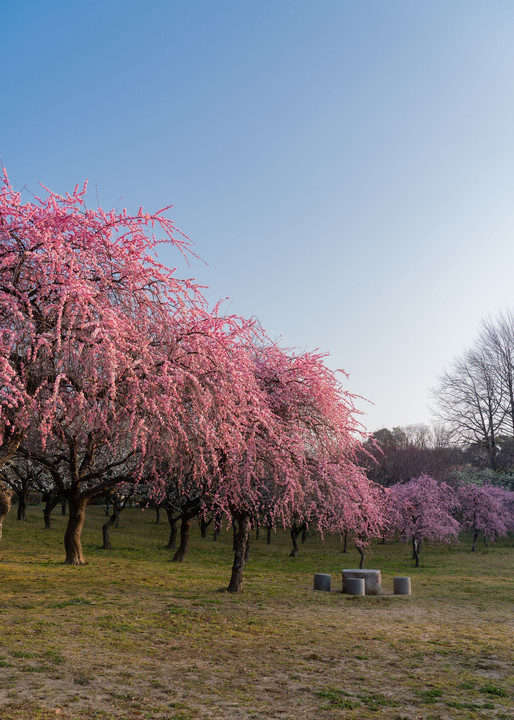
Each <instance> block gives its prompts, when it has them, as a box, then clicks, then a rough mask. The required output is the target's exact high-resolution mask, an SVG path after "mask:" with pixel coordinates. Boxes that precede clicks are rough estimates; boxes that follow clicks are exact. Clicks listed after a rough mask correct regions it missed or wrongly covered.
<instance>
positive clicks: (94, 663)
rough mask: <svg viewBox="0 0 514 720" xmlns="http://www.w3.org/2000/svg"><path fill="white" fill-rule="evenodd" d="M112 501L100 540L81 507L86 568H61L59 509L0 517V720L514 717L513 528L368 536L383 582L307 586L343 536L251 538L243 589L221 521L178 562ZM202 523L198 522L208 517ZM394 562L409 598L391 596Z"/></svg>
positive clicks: (331, 565) (155, 532) (351, 556)
mask: <svg viewBox="0 0 514 720" xmlns="http://www.w3.org/2000/svg"><path fill="white" fill-rule="evenodd" d="M154 520H155V516H154V513H153V512H151V511H148V510H147V511H145V512H142V511H141V510H136V509H134V510H130V509H129V510H125V511H124V512H123V513H122V515H121V519H120V527H119V528H118V529H113V530H112V543H113V549H112V550H101V549H100V545H101V525H102V523H103V522H105V517H104V514H103V509H102V508H98V507H91V508H88V516H87V520H86V526H85V529H84V533H83V541H84V553H85V556H86V559H87V560H88V561H89V564H88V565H86V566H84V567H65V566H63V565H62V560H63V559H64V549H63V543H62V538H63V533H64V526H65V522H66V518H62V517H60V516H59V515H58V513H57V512H56V514H55V517H54V519H53V523H54V526H53V528H52V529H51V530H46V531H45V530H44V528H43V519H42V512H41V509H40V508H29V522H27V523H19V522H17V521H16V514H15V508H14V509H13V511H11V513H10V514H9V516H8V517H7V518H6V520H5V522H4V534H3V539H2V541H1V543H0V627H1V632H0V718H2V720H49V719H50V718H56V717H58V718H63V720H82V719H84V718H88V719H93V718H95V719H98V720H114V718H123V720H125V719H126V720H132V719H134V720H135V719H137V718H141V719H147V720H158V719H159V720H161V719H163V720H164V719H169V720H172V719H174V720H189V719H193V718H200V719H203V718H213V719H214V718H216V719H217V720H224V719H225V718H227V719H231V720H232V719H234V720H235V719H236V718H237V719H242V720H245V719H247V718H254V719H256V720H257V719H261V720H277V719H279V718H284V719H287V718H294V719H295V720H303V719H307V718H308V719H309V720H311V719H312V718H321V719H322V720H323V719H326V720H329V719H332V718H353V719H355V720H362V719H366V718H375V719H379V718H388V719H391V720H407V719H409V720H410V719H411V718H412V719H414V718H416V719H418V718H419V719H421V718H423V719H426V720H435V719H436V718H463V719H464V718H466V719H469V718H480V719H482V718H483V719H484V720H486V719H489V718H498V720H507V719H510V720H514V687H513V677H514V671H513V662H512V660H513V649H514V640H513V638H514V628H513V624H512V620H513V605H514V603H513V600H514V582H513V580H514V547H513V539H512V537H510V538H509V540H508V541H506V542H499V543H497V544H496V545H495V546H493V547H492V548H491V549H489V550H487V549H485V548H480V549H479V551H478V552H476V553H471V552H470V541H469V540H468V539H467V538H464V539H463V541H462V542H461V544H459V545H454V546H446V545H444V546H443V545H441V546H437V545H436V546H431V545H427V546H426V547H424V548H422V555H421V564H422V567H421V568H419V569H417V570H416V569H415V568H414V567H412V561H411V559H410V553H409V548H408V547H407V546H405V545H400V544H388V545H376V546H374V547H373V551H372V554H371V556H370V557H368V558H367V563H366V566H367V567H369V568H379V569H380V570H382V584H383V590H384V594H383V595H382V596H380V597H365V598H352V597H349V596H345V595H342V594H341V593H340V592H332V593H317V592H314V591H313V590H312V584H313V573H314V572H318V571H321V572H330V573H332V585H333V588H334V589H335V590H340V588H341V569H342V568H343V567H345V568H352V567H356V565H357V562H358V555H357V552H356V551H355V550H353V548H351V549H350V550H349V552H348V554H346V555H344V554H342V552H341V545H340V544H339V541H338V540H337V539H334V538H328V539H327V540H326V542H325V543H322V542H321V540H320V539H319V538H316V537H309V538H308V539H307V541H306V543H305V545H303V546H302V548H301V552H300V555H299V556H298V557H297V558H290V557H288V553H289V550H290V541H289V538H288V537H287V536H286V535H285V534H284V533H279V534H278V535H277V536H274V538H273V542H272V544H271V545H270V546H267V545H266V541H265V533H261V539H260V540H258V541H255V540H254V541H252V548H251V557H250V560H249V562H248V565H247V567H246V570H245V586H244V592H243V593H242V594H241V595H237V596H234V595H230V594H227V593H225V592H220V590H221V589H223V588H224V587H226V585H227V584H228V580H229V577H230V568H231V562H232V552H231V540H232V536H231V533H225V534H222V536H221V537H220V538H219V539H218V541H217V542H213V540H212V532H210V533H209V538H207V539H204V540H202V539H201V538H200V537H199V533H195V534H194V537H193V541H192V547H191V551H190V555H189V557H188V559H187V561H186V562H185V563H184V564H177V563H171V562H170V559H171V556H172V552H171V551H170V550H166V549H164V545H165V544H166V542H167V536H168V527H167V524H166V522H165V521H162V524H160V525H155V523H154ZM209 530H210V528H209ZM394 575H410V577H411V579H412V587H413V595H412V596H411V597H393V596H392V595H391V593H392V578H393V576H394Z"/></svg>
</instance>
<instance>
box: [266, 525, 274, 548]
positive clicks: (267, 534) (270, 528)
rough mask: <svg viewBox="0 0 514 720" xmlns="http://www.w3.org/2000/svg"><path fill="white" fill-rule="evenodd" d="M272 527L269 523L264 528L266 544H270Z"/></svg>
mask: <svg viewBox="0 0 514 720" xmlns="http://www.w3.org/2000/svg"><path fill="white" fill-rule="evenodd" d="M272 530H273V527H272V526H271V525H268V527H267V529H266V544H267V545H271V533H272Z"/></svg>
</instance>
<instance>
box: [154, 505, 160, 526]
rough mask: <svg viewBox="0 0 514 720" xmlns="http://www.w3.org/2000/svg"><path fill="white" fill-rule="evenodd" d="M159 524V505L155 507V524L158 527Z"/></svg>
mask: <svg viewBox="0 0 514 720" xmlns="http://www.w3.org/2000/svg"><path fill="white" fill-rule="evenodd" d="M160 522H161V508H160V507H159V505H156V506H155V524H156V525H159V523H160Z"/></svg>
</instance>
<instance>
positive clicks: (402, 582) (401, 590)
mask: <svg viewBox="0 0 514 720" xmlns="http://www.w3.org/2000/svg"><path fill="white" fill-rule="evenodd" d="M393 592H394V594H395V595H410V594H411V586H410V577H394V578H393Z"/></svg>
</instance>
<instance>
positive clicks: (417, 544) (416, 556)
mask: <svg viewBox="0 0 514 720" xmlns="http://www.w3.org/2000/svg"><path fill="white" fill-rule="evenodd" d="M420 546H421V541H420V540H417V539H416V538H413V540H412V548H413V553H414V555H413V557H414V560H415V561H416V563H415V566H414V567H419V548H420Z"/></svg>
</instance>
